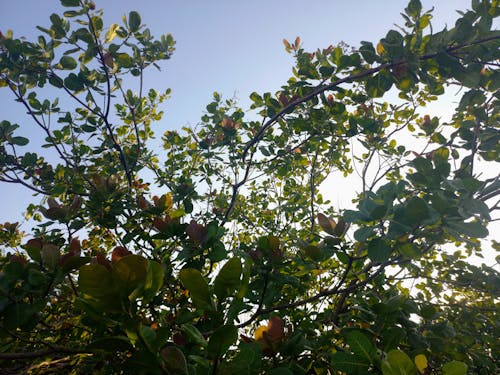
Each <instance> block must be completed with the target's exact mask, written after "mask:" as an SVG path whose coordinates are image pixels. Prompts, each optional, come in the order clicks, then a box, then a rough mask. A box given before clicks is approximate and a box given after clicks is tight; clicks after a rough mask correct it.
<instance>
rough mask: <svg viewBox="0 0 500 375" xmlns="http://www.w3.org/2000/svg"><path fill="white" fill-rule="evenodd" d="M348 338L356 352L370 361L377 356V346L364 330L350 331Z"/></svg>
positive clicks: (350, 345)
mask: <svg viewBox="0 0 500 375" xmlns="http://www.w3.org/2000/svg"><path fill="white" fill-rule="evenodd" d="M346 340H347V343H348V344H349V347H350V348H351V350H352V351H353V352H354V354H356V355H357V356H359V357H362V358H364V359H366V360H367V361H368V362H369V363H373V362H374V360H375V358H376V356H377V348H376V347H375V345H373V344H372V343H371V342H370V340H368V338H367V337H366V336H365V335H364V334H363V333H362V332H360V331H348V332H347V334H346Z"/></svg>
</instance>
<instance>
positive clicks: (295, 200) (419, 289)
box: [0, 0, 500, 375]
mask: <svg viewBox="0 0 500 375" xmlns="http://www.w3.org/2000/svg"><path fill="white" fill-rule="evenodd" d="M61 4H62V5H63V6H64V7H66V8H67V10H66V11H64V13H63V15H57V14H52V15H51V16H50V21H51V25H50V27H48V28H43V27H38V29H39V30H40V32H41V33H42V35H41V36H40V37H39V38H38V39H37V40H36V41H26V40H24V39H18V38H15V37H14V36H13V34H12V32H6V33H5V35H0V86H2V87H3V88H4V89H5V90H10V92H11V93H12V95H13V97H14V99H15V101H16V102H18V104H19V105H22V106H23V107H24V108H25V109H26V111H27V113H28V115H29V119H30V121H31V122H32V123H34V124H35V125H36V126H37V127H38V129H39V130H40V131H41V132H42V134H43V137H45V140H44V142H45V143H44V145H43V146H42V147H44V148H45V149H47V153H46V154H45V155H39V154H38V153H34V152H25V151H24V150H25V149H23V147H24V146H26V145H27V144H28V143H29V139H28V138H25V137H22V136H19V135H17V134H16V129H17V128H18V127H19V125H17V124H12V123H10V122H7V121H2V122H1V123H0V129H1V132H0V134H1V139H0V140H1V146H0V147H1V151H2V152H1V154H0V168H1V169H0V179H1V180H2V181H5V182H8V183H14V184H18V185H22V186H24V187H26V188H28V189H31V190H33V191H34V192H35V193H37V194H38V195H39V196H40V197H43V199H42V203H41V204H32V205H30V206H29V207H28V215H31V216H32V217H33V218H34V219H35V220H37V221H38V222H39V224H38V225H37V226H36V227H35V228H34V229H33V233H32V234H31V235H30V236H29V237H28V238H27V239H24V237H23V233H21V231H20V228H19V226H18V224H17V223H5V224H3V225H2V226H1V227H0V229H1V237H0V238H1V244H2V247H3V251H2V257H1V260H0V265H1V267H2V268H1V272H0V311H1V315H0V338H1V341H0V342H1V347H2V352H1V353H0V359H1V360H2V363H1V364H0V366H1V367H2V369H3V370H2V371H3V372H4V373H9V372H10V373H15V372H23V371H26V372H31V373H48V372H50V373H58V372H60V373H68V372H70V371H72V373H84V374H86V373H94V372H95V373H134V374H135V373H147V374H156V373H158V374H161V373H166V374H258V373H269V374H306V373H307V374H327V373H331V374H343V373H346V374H365V373H382V374H384V375H391V374H432V373H442V374H466V373H467V372H469V373H474V374H494V373H498V371H499V367H500V364H499V359H498V353H499V352H500V347H499V344H498V336H499V331H498V320H499V316H498V311H499V308H498V297H499V290H500V288H499V274H498V271H496V270H495V269H494V268H492V267H488V266H486V265H482V266H474V265H472V264H469V263H468V262H467V259H468V257H469V256H471V255H473V254H476V255H481V254H482V251H483V250H482V243H481V241H480V239H481V238H486V237H487V236H488V229H487V226H488V224H489V223H490V222H492V221H493V220H495V216H494V213H495V211H497V210H498V209H499V205H498V202H496V203H495V200H497V199H498V196H499V195H500V181H499V177H498V175H492V176H490V175H487V174H486V173H482V172H480V170H479V168H481V166H483V167H484V168H486V169H485V170H489V171H495V166H497V165H496V164H495V163H496V162H498V160H499V152H500V147H499V145H500V142H499V140H500V132H499V128H498V120H499V109H500V107H499V101H498V99H499V91H498V89H499V87H500V74H499V71H498V69H497V68H498V61H499V58H500V48H499V46H500V33H499V32H498V31H496V30H492V23H493V19H494V18H495V17H497V16H498V15H499V7H498V3H497V2H496V1H479V0H473V1H472V5H471V7H472V9H471V10H468V11H465V12H463V13H461V14H460V18H459V19H458V20H457V21H456V23H455V26H454V27H453V28H452V29H450V30H447V29H445V30H442V31H439V32H435V31H433V30H432V28H431V18H432V14H431V12H430V11H427V12H424V11H423V10H422V7H421V4H420V2H419V1H418V0H411V1H410V2H409V4H408V6H407V7H406V8H405V10H404V13H403V14H402V15H403V18H404V26H402V27H401V28H399V30H390V31H389V32H388V33H387V35H386V36H385V37H384V38H382V39H381V40H380V42H379V43H377V44H376V45H374V44H372V43H370V42H366V41H364V42H361V45H360V46H359V47H358V48H349V47H347V46H345V45H342V44H340V45H338V46H329V47H328V48H326V49H320V50H317V51H315V52H307V51H305V50H304V49H303V48H302V47H301V45H300V39H299V38H297V39H296V40H295V41H294V42H293V43H290V42H288V41H286V40H284V44H285V48H286V50H287V51H288V52H289V53H292V54H293V55H294V57H295V58H296V66H295V68H294V69H293V76H292V78H290V79H289V80H288V82H287V83H286V84H285V85H283V86H282V87H281V88H280V89H279V90H278V91H277V92H276V93H274V94H272V93H264V94H262V95H261V94H258V93H253V94H252V95H251V99H252V101H253V104H252V108H251V109H252V110H253V113H252V114H251V115H250V117H251V118H250V119H248V117H249V116H248V115H246V112H245V111H243V109H241V108H239V107H238V105H237V103H235V102H234V101H232V100H224V99H223V98H222V97H221V96H220V95H219V94H214V98H213V102H211V103H210V104H209V105H208V106H207V112H206V114H205V115H204V116H203V118H202V119H201V120H202V124H201V125H200V126H199V127H197V128H184V129H182V131H167V132H165V134H163V136H162V141H163V148H164V151H166V152H163V151H162V155H163V159H162V158H160V157H159V156H157V155H156V154H155V153H154V151H153V150H150V149H149V148H148V141H149V140H150V139H151V137H152V136H153V130H152V124H153V123H155V122H157V121H160V120H161V117H162V112H161V110H160V109H159V105H160V104H161V103H162V102H163V101H164V100H165V99H167V98H168V95H169V91H166V92H164V93H159V92H157V91H155V90H152V89H151V90H149V91H148V90H146V89H145V88H144V87H143V85H142V77H143V75H144V74H145V72H146V71H147V69H148V68H150V67H151V66H155V67H158V65H157V64H158V63H159V62H161V61H162V60H167V59H168V58H169V57H170V56H171V54H172V53H173V51H174V40H173V38H172V36H170V35H163V36H161V37H160V38H159V39H155V38H154V37H153V36H152V35H151V33H150V31H149V30H148V29H147V28H146V27H145V26H144V25H143V24H142V21H141V17H140V15H139V14H138V13H137V12H134V11H132V12H130V13H129V14H128V17H126V19H125V20H124V23H123V24H122V25H118V24H112V25H110V26H109V27H104V25H103V21H102V11H101V10H97V9H96V6H95V4H94V3H93V2H92V1H88V0H61ZM134 79H135V80H137V82H139V84H138V85H137V87H138V90H137V92H134V91H133V90H132V89H129V88H128V87H133V85H134V84H135V83H134V82H133V80H134ZM128 85H130V86H128ZM449 86H457V87H459V88H460V95H461V97H460V100H459V104H458V106H457V108H456V109H455V112H454V115H453V118H452V119H451V120H450V121H449V122H443V121H442V120H441V119H439V118H438V117H431V116H430V115H429V114H426V108H425V106H426V104H427V103H430V102H432V101H435V100H439V98H440V96H442V95H443V94H444V92H445V88H446V87H449ZM54 92H55V93H56V94H57V97H56V98H52V96H51V95H53V93H54ZM392 93H397V94H398V96H399V97H398V98H397V99H394V96H393V95H392ZM389 94H391V95H389ZM59 96H60V97H62V98H64V100H61V103H59V100H58V97H59ZM48 98H51V99H48ZM389 100H390V101H389ZM151 176H153V177H151ZM331 176H336V178H344V177H345V178H352V179H354V178H357V179H358V181H359V191H358V192H356V193H354V192H353V195H352V199H353V203H354V205H353V206H352V207H335V206H334V205H333V204H332V203H330V202H328V201H327V200H326V199H325V198H323V196H322V194H321V191H320V186H321V184H322V183H323V182H324V181H325V179H326V178H327V177H331ZM356 176H357V177H356ZM154 194H157V196H155V195H154ZM492 242H493V247H494V248H496V249H498V243H497V242H495V241H494V240H493V241H492ZM450 244H451V245H453V244H454V245H455V246H456V248H455V249H451V248H450Z"/></svg>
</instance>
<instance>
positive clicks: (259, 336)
mask: <svg viewBox="0 0 500 375" xmlns="http://www.w3.org/2000/svg"><path fill="white" fill-rule="evenodd" d="M264 332H267V326H260V327H259V328H257V329H256V330H255V333H254V334H253V337H254V339H255V340H256V341H259V340H264Z"/></svg>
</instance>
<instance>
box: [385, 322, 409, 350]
mask: <svg viewBox="0 0 500 375" xmlns="http://www.w3.org/2000/svg"><path fill="white" fill-rule="evenodd" d="M405 337H406V331H405V330H404V329H403V328H401V327H392V328H388V329H386V330H384V331H382V342H383V344H384V346H383V349H384V351H387V350H390V349H393V348H397V347H398V346H399V343H400V342H401V341H403V340H404V338H405Z"/></svg>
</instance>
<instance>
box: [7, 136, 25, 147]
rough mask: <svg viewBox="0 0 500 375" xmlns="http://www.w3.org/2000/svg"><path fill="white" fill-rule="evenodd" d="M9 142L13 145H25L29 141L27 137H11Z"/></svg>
mask: <svg viewBox="0 0 500 375" xmlns="http://www.w3.org/2000/svg"><path fill="white" fill-rule="evenodd" d="M10 143H11V144H13V145H15V146H26V145H27V144H28V143H30V141H29V139H28V138H24V137H12V138H11V139H10Z"/></svg>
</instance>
